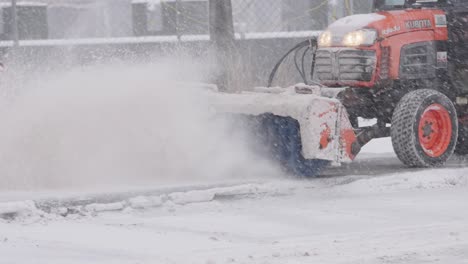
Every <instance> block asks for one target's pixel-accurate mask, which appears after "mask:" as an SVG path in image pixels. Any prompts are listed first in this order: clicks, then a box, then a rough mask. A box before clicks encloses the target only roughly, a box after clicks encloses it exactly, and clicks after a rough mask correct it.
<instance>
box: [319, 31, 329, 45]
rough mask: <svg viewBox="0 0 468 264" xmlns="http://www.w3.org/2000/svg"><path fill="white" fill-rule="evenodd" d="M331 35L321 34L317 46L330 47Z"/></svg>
mask: <svg viewBox="0 0 468 264" xmlns="http://www.w3.org/2000/svg"><path fill="white" fill-rule="evenodd" d="M331 42H332V35H331V32H330V31H325V32H322V33H321V34H320V36H319V38H318V45H319V46H321V47H328V46H331V44H332V43H331Z"/></svg>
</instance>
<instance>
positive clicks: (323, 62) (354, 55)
mask: <svg viewBox="0 0 468 264" xmlns="http://www.w3.org/2000/svg"><path fill="white" fill-rule="evenodd" d="M375 64H376V56H375V51H371V50H357V49H336V50H335V49H320V50H317V53H316V57H315V68H314V78H315V79H317V80H319V81H364V82H368V81H370V80H371V79H372V74H373V73H374V69H375Z"/></svg>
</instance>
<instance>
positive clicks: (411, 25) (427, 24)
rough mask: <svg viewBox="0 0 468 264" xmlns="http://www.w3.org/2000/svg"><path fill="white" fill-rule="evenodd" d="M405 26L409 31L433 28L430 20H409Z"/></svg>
mask: <svg viewBox="0 0 468 264" xmlns="http://www.w3.org/2000/svg"><path fill="white" fill-rule="evenodd" d="M405 26H406V28H407V29H419V28H431V27H432V23H431V20H429V19H421V20H408V21H405Z"/></svg>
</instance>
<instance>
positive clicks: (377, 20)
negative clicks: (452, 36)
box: [325, 9, 447, 46]
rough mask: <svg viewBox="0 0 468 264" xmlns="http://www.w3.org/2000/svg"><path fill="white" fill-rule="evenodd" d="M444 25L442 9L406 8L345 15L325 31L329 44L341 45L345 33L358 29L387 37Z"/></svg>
mask: <svg viewBox="0 0 468 264" xmlns="http://www.w3.org/2000/svg"><path fill="white" fill-rule="evenodd" d="M446 27H447V20H446V16H445V13H444V11H442V10H439V9H406V10H395V11H382V12H377V13H372V14H361V15H352V16H347V17H344V18H341V19H338V20H337V21H335V22H333V23H332V24H331V25H330V26H329V27H328V29H327V31H325V32H326V33H327V34H330V37H329V38H330V40H331V45H333V46H341V44H342V41H343V39H344V38H345V36H346V35H347V34H349V33H352V32H355V31H358V30H372V31H375V32H376V36H377V37H383V38H387V37H390V36H393V35H397V34H401V33H406V32H411V31H419V30H435V29H436V28H446Z"/></svg>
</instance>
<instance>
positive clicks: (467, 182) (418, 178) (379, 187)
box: [336, 168, 468, 193]
mask: <svg viewBox="0 0 468 264" xmlns="http://www.w3.org/2000/svg"><path fill="white" fill-rule="evenodd" d="M452 187H463V188H466V187H468V168H459V169H425V170H422V171H413V172H404V173H400V174H394V175H385V176H381V177H372V178H365V179H360V180H356V181H352V182H351V183H349V184H345V185H341V186H336V188H337V189H339V190H340V191H347V192H357V193H380V192H395V191H402V190H411V189H419V190H425V189H439V188H452Z"/></svg>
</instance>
